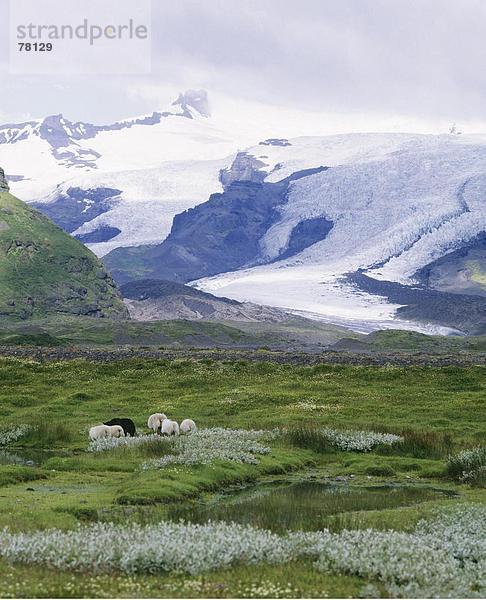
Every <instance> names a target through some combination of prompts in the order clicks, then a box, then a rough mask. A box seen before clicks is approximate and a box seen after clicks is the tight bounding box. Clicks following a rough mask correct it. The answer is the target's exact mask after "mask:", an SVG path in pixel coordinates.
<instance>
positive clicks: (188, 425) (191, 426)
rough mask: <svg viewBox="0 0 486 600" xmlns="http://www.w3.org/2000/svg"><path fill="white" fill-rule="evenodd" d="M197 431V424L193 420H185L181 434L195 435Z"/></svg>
mask: <svg viewBox="0 0 486 600" xmlns="http://www.w3.org/2000/svg"><path fill="white" fill-rule="evenodd" d="M195 431H197V427H196V423H194V421H193V420H192V419H184V421H182V423H181V433H194V432H195Z"/></svg>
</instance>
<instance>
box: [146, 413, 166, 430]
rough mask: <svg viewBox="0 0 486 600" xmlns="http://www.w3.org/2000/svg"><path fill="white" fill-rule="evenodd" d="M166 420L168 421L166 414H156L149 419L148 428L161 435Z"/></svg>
mask: <svg viewBox="0 0 486 600" xmlns="http://www.w3.org/2000/svg"><path fill="white" fill-rule="evenodd" d="M164 419H167V417H166V415H164V413H154V414H153V415H150V417H149V418H148V421H147V427H148V428H149V429H152V430H153V432H154V433H160V430H161V428H162V421H163V420H164Z"/></svg>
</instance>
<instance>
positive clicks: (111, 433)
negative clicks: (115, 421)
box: [105, 425, 125, 438]
mask: <svg viewBox="0 0 486 600" xmlns="http://www.w3.org/2000/svg"><path fill="white" fill-rule="evenodd" d="M105 427H108V432H107V437H114V438H119V437H125V431H124V430H123V427H122V426H121V425H105Z"/></svg>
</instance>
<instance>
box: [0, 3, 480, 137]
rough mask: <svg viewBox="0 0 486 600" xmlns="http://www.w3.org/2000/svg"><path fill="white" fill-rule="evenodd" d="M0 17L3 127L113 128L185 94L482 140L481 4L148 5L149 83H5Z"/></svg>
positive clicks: (1, 10) (52, 79) (18, 79)
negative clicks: (62, 123) (421, 125)
mask: <svg viewBox="0 0 486 600" xmlns="http://www.w3.org/2000/svg"><path fill="white" fill-rule="evenodd" d="M80 1H81V0H80ZM119 1H120V2H125V1H126V0H119ZM134 1H135V0H134ZM100 2H103V0H100ZM7 11H8V0H0V15H1V16H2V18H1V19H0V22H1V24H0V80H1V82H2V83H1V88H0V90H1V94H0V119H1V121H2V122H5V121H16V120H19V119H22V118H28V117H29V116H34V117H40V116H44V115H47V114H53V113H59V112H62V113H64V114H65V115H66V116H67V117H69V118H71V119H73V120H88V121H94V122H110V121H113V120H115V119H119V118H122V117H125V116H129V115H134V114H142V113H146V112H151V111H152V110H156V109H158V108H161V106H158V105H156V104H158V103H161V102H162V100H161V99H162V98H165V97H166V96H167V100H169V99H170V96H171V95H172V94H173V93H174V91H175V90H179V89H180V90H183V89H185V88H189V87H191V88H205V89H207V90H208V91H209V94H210V95H211V92H214V93H218V92H224V93H226V94H228V95H232V96H235V97H238V98H243V99H247V100H252V101H259V102H264V103H270V104H278V105H281V106H285V107H288V108H300V109H302V108H305V109H308V110H312V111H323V112H333V111H338V112H340V113H341V114H342V113H350V114H354V115H356V114H360V115H369V119H370V130H371V129H373V126H372V125H373V118H374V116H377V115H396V116H397V117H399V116H402V115H403V116H407V117H416V118H417V119H421V120H423V121H425V122H426V121H428V120H429V121H430V122H433V121H435V120H437V119H438V118H440V119H444V120H446V121H447V120H450V121H457V122H458V123H459V125H461V126H464V125H465V126H466V128H467V127H469V128H470V127H472V126H474V127H478V128H482V129H483V130H486V1H485V0H244V1H242V0H177V1H173V0H153V8H152V74H151V75H150V76H147V75H140V76H117V77H115V76H113V77H105V76H102V77H101V76H86V75H83V76H81V75H78V76H75V75H73V76H69V77H68V76H46V75H42V76H41V75H39V76H35V75H33V76H19V75H16V76H13V75H10V74H9V72H8V35H7V19H6V18H4V16H5V15H6V14H7Z"/></svg>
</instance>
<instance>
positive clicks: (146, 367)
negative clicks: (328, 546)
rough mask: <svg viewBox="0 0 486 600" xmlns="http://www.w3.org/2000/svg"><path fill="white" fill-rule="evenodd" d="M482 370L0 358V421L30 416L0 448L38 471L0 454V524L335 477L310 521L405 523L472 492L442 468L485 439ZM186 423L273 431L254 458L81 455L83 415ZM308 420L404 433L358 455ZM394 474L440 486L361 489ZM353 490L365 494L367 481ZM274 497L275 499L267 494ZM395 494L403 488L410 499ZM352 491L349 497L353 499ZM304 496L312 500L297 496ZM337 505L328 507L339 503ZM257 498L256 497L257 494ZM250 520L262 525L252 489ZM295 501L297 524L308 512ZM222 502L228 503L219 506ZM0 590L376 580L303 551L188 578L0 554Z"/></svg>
mask: <svg viewBox="0 0 486 600" xmlns="http://www.w3.org/2000/svg"><path fill="white" fill-rule="evenodd" d="M485 373H486V367H484V366H470V367H432V366H431V367H425V366H406V367H396V366H386V365H385V366H352V365H327V364H319V365H315V366H295V365H289V364H275V363H272V362H246V361H234V360H233V361H232V360H228V361H212V360H209V359H207V360H206V359H205V360H198V359H197V358H194V359H184V360H156V359H153V360H152V359H137V358H134V359H130V360H119V361H112V362H90V361H87V360H79V359H78V360H70V361H59V362H43V363H40V362H36V361H35V360H27V359H15V358H2V359H0V429H8V428H9V427H12V426H17V425H21V424H26V425H31V426H33V427H34V428H33V429H31V430H30V432H29V433H28V434H27V435H26V436H24V437H22V438H20V439H18V440H17V441H15V442H14V443H13V444H10V445H8V446H6V447H3V448H0V451H1V452H3V453H4V454H7V455H8V454H10V455H15V454H16V453H17V454H18V455H19V456H28V455H29V453H31V455H32V456H33V457H35V456H36V454H35V453H36V452H38V453H39V452H41V456H42V459H41V460H39V466H35V467H33V466H29V465H25V464H24V465H22V464H6V463H8V460H9V459H8V456H7V458H6V459H5V461H4V464H0V528H4V527H8V528H9V529H10V530H11V531H13V532H31V531H34V530H48V529H50V528H53V527H56V528H60V529H62V530H71V529H73V528H75V527H76V526H77V525H78V524H84V525H86V524H90V523H96V522H100V521H101V522H114V523H126V522H128V521H130V522H132V521H133V522H143V523H151V522H158V521H160V520H163V519H165V518H168V517H170V516H171V515H173V514H174V508H175V507H182V508H183V507H184V506H190V504H191V503H201V502H216V501H217V500H218V498H219V497H220V496H221V494H224V493H226V492H228V491H230V490H235V489H244V490H252V489H253V487H252V486H255V489H260V488H259V487H258V486H268V485H270V486H271V485H273V484H274V483H275V482H281V481H283V480H285V481H288V482H291V481H319V482H329V483H332V482H335V481H336V478H338V481H343V480H345V481H346V482H347V484H349V485H351V484H352V486H353V489H355V490H357V491H358V492H359V490H362V496H360V495H359V493H358V494H357V496H356V497H357V498H358V500H357V502H356V506H354V505H353V501H352V498H351V497H350V498H348V499H347V500H346V502H345V503H344V505H343V506H344V508H343V510H342V511H341V510H337V509H336V508H335V506H337V505H336V502H338V501H339V499H338V500H336V501H335V500H332V502H330V503H329V505H330V506H333V507H334V508H333V509H332V511H331V512H332V514H331V513H330V514H329V515H328V516H326V515H325V516H324V517H323V525H325V526H326V527H328V528H330V529H331V530H332V531H341V530H343V529H345V528H350V529H365V528H368V527H372V528H375V529H379V530H383V529H394V530H396V531H410V530H411V529H412V528H413V527H414V526H415V525H416V524H417V522H418V521H419V520H420V519H421V518H423V517H427V515H430V514H432V513H433V511H434V510H435V509H436V508H437V507H440V506H445V505H447V506H450V505H452V504H455V503H464V502H475V503H485V502H486V493H485V492H484V488H483V487H481V482H479V485H468V484H466V483H461V482H460V481H458V480H457V478H454V477H452V476H451V474H450V473H449V472H448V470H447V459H448V456H449V455H450V454H457V453H458V452H461V451H462V450H466V449H468V448H473V447H475V446H478V445H481V444H484V440H485V439H486V409H485V403H484V395H485V391H486V378H485ZM158 411H163V412H165V413H166V414H167V415H168V416H169V417H170V418H173V419H175V420H177V421H181V420H182V419H184V418H187V417H189V418H192V419H194V420H195V421H196V423H197V425H198V427H199V428H210V427H224V428H231V429H235V428H242V429H253V430H255V429H257V430H260V429H263V430H269V431H274V430H275V429H276V428H278V430H279V432H280V433H279V434H278V435H274V437H272V438H271V439H270V441H269V442H268V443H269V445H270V452H269V453H267V454H264V455H262V456H259V457H258V461H257V463H256V464H247V463H237V462H231V461H222V460H219V461H214V462H211V463H210V464H192V465H180V464H174V465H167V466H166V467H164V468H163V469H152V470H142V469H141V468H140V467H141V465H142V463H143V462H144V461H146V460H149V459H150V458H152V457H156V456H162V455H163V454H164V452H166V450H164V448H163V447H162V446H163V443H161V444H157V443H154V444H147V445H140V446H137V447H133V448H116V449H114V450H109V451H105V452H95V453H88V452H86V448H87V446H88V443H89V439H88V434H87V431H88V429H89V427H90V426H91V425H94V424H98V423H101V422H103V421H106V420H108V419H110V418H114V417H129V418H132V419H133V420H134V421H135V423H136V425H137V429H138V430H139V432H140V433H148V430H147V428H146V421H147V418H148V416H149V415H150V414H151V413H152V412H158ZM323 428H332V429H336V430H368V431H376V432H384V433H393V434H397V435H400V436H402V439H403V441H402V442H401V443H400V444H396V445H393V446H386V445H383V446H380V445H379V446H377V447H376V448H374V449H372V450H371V451H369V452H356V451H348V452H344V451H342V450H339V449H337V448H335V447H332V445H329V444H328V443H327V442H326V440H325V439H324V437H323V436H322V433H321V432H322V429H323ZM382 485H398V486H400V485H404V486H408V487H410V486H416V487H417V488H421V489H422V488H424V486H425V487H426V488H430V489H431V490H432V489H434V490H441V492H444V494H446V493H447V495H436V494H434V493H429V492H427V493H425V492H424V494H417V499H416V500H415V499H414V498H415V496H414V494H409V493H408V492H407V493H405V494H404V495H403V498H402V497H401V496H400V495H398V496H397V497H396V498H395V499H394V500H392V501H390V499H389V498H388V499H387V500H386V501H384V502H383V503H380V501H379V499H378V500H377V499H376V498H377V497H376V496H374V495H371V496H370V493H369V490H368V488H369V486H382ZM367 490H368V491H367ZM282 496H285V494H282ZM412 496H413V498H412V500H410V497H412ZM360 497H362V498H363V505H362V506H360V502H359V498H360ZM302 502H303V503H304V504H303V506H304V507H305V506H306V504H305V502H309V509H310V507H311V504H310V503H311V502H312V511H314V513H315V510H316V499H315V498H312V499H308V498H307V497H303V498H302ZM338 503H339V502H338ZM270 504H271V503H270ZM258 506H260V507H261V508H259V509H258V510H259V511H260V512H261V513H262V514H261V516H262V519H261V522H271V521H269V519H268V515H265V514H264V513H265V511H266V510H275V507H272V506H267V505H266V503H265V502H264V501H262V500H259V504H258ZM312 511H311V510H309V519H311V518H312V516H311V515H312V514H314V513H313V512H312ZM230 513H231V511H230ZM0 576H1V577H2V580H3V581H4V587H3V590H2V593H3V595H5V596H7V597H8V596H10V597H56V596H57V597H59V596H64V597H83V596H88V597H89V596H94V597H114V596H120V597H235V596H237V597H238V596H243V597H312V596H313V597H323V596H325V595H327V596H329V597H349V596H357V595H359V594H361V593H362V590H363V588H364V586H366V585H368V584H373V585H375V586H377V587H376V589H378V590H381V593H383V595H384V596H386V595H387V594H388V592H387V591H386V590H385V589H384V588H383V586H382V585H381V583H380V582H379V581H373V580H372V581H371V582H370V581H369V580H367V579H363V578H362V577H357V576H356V575H352V574H346V573H333V574H331V573H323V572H319V571H316V570H315V569H314V568H313V565H312V561H311V559H306V558H305V557H298V558H296V559H295V560H294V561H291V562H290V563H289V564H286V565H279V564H275V565H270V564H258V565H254V566H248V565H245V564H241V565H233V566H232V567H231V568H227V569H220V570H214V571H209V572H207V573H205V574H203V575H200V574H198V575H182V574H180V573H177V572H170V573H164V574H163V575H156V574H149V573H147V574H134V575H127V574H123V573H115V574H113V575H107V574H103V573H98V574H95V573H93V574H90V576H89V577H86V573H79V572H77V571H72V572H71V571H65V570H56V569H52V568H48V569H44V568H41V567H35V566H31V565H25V564H22V563H18V562H12V563H10V562H8V561H6V560H0Z"/></svg>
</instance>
